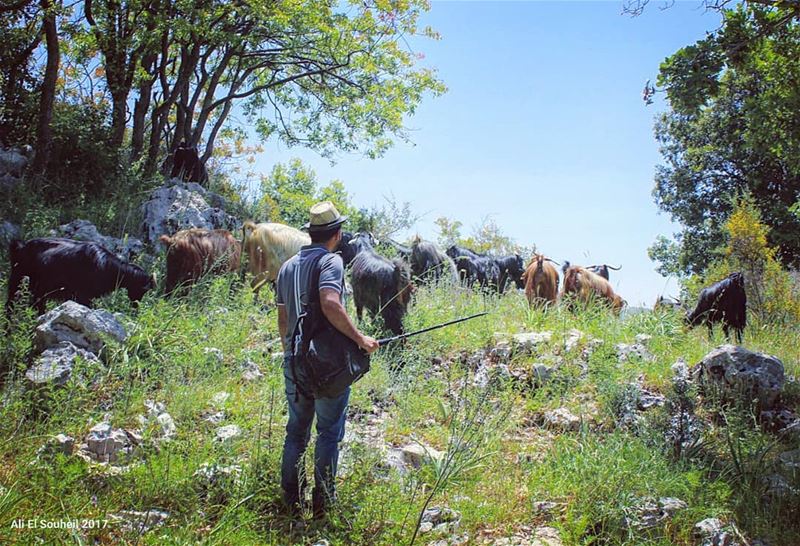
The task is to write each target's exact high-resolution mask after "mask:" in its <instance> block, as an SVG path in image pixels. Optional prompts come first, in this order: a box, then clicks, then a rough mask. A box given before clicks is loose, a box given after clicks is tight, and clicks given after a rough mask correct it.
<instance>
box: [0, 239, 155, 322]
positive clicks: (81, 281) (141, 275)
mask: <svg viewBox="0 0 800 546" xmlns="http://www.w3.org/2000/svg"><path fill="white" fill-rule="evenodd" d="M9 258H10V261H11V275H10V278H9V281H8V300H7V302H6V312H7V313H10V312H11V309H12V307H13V305H14V302H15V301H16V300H17V299H18V294H17V292H18V291H19V288H20V284H21V283H22V279H23V278H25V277H28V279H30V281H29V282H30V284H29V290H30V292H31V296H32V298H33V305H34V306H35V308H36V310H37V311H38V312H39V314H42V313H44V311H45V305H46V303H47V302H48V301H49V300H56V301H65V300H73V301H76V302H77V303H80V304H81V305H86V306H90V305H91V304H92V300H93V299H94V298H99V297H100V296H104V295H106V294H109V293H111V292H113V291H114V290H116V289H118V288H125V289H126V290H127V291H128V298H129V299H130V300H131V301H132V302H138V301H139V300H141V299H142V297H143V296H144V294H145V293H146V292H147V291H148V290H150V289H152V288H153V287H154V286H155V282H154V279H153V277H151V276H150V275H148V274H147V272H145V270H144V269H142V268H141V267H139V266H137V265H133V264H130V263H127V262H124V261H122V260H120V259H119V258H117V257H116V256H114V254H112V253H111V252H109V251H108V250H106V249H105V248H103V247H102V246H100V245H99V244H97V243H88V242H80V241H73V240H71V239H59V238H42V239H31V240H30V241H27V242H22V241H13V242H12V243H11V244H10V245H9Z"/></svg>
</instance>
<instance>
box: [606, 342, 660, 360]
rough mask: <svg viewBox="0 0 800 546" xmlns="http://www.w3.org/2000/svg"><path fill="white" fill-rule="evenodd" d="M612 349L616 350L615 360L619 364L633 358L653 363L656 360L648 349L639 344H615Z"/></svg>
mask: <svg viewBox="0 0 800 546" xmlns="http://www.w3.org/2000/svg"><path fill="white" fill-rule="evenodd" d="M614 348H615V349H616V350H617V359H618V360H619V361H620V362H628V361H629V360H630V359H631V358H633V357H636V358H639V359H641V360H643V361H645V362H655V360H656V357H655V356H654V355H653V353H651V352H650V349H648V348H647V347H646V346H645V345H643V344H641V343H617V344H616V345H614Z"/></svg>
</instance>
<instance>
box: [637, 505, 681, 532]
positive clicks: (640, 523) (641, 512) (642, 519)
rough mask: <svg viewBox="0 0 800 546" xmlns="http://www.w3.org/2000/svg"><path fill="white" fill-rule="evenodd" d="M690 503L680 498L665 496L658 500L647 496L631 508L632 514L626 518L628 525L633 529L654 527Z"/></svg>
mask: <svg viewBox="0 0 800 546" xmlns="http://www.w3.org/2000/svg"><path fill="white" fill-rule="evenodd" d="M687 507H688V505H687V504H686V503H685V502H683V501H682V500H680V499H676V498H672V497H663V498H660V499H658V500H655V499H650V498H645V499H642V501H641V503H640V504H639V505H637V506H635V507H634V508H633V509H632V510H630V512H631V515H629V516H627V517H626V518H625V525H626V527H630V528H633V529H639V530H643V529H652V528H653V527H657V526H659V525H661V524H662V523H664V522H666V521H667V520H669V519H670V518H672V517H673V516H674V515H675V513H676V512H678V511H679V510H684V509H685V508H687Z"/></svg>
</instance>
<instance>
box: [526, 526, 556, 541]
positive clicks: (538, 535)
mask: <svg viewBox="0 0 800 546" xmlns="http://www.w3.org/2000/svg"><path fill="white" fill-rule="evenodd" d="M561 545H562V543H561V536H560V535H559V534H558V529H555V528H553V527H537V528H536V531H535V532H534V540H533V542H532V543H531V546H561Z"/></svg>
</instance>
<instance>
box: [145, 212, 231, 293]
mask: <svg viewBox="0 0 800 546" xmlns="http://www.w3.org/2000/svg"><path fill="white" fill-rule="evenodd" d="M159 240H160V241H161V242H162V243H164V245H165V246H166V247H167V285H166V291H167V294H171V293H172V292H173V291H174V290H175V289H176V288H178V287H179V286H186V285H191V284H194V283H195V282H197V280H198V279H200V278H201V277H202V276H203V275H205V274H207V273H212V274H215V275H221V274H223V273H227V272H229V271H232V272H235V271H237V270H238V269H239V264H240V260H241V254H242V246H241V244H240V243H239V241H237V240H236V239H235V238H234V236H233V235H232V234H231V232H230V231H227V230H224V229H215V230H213V231H210V230H207V229H197V228H193V229H184V230H182V231H179V232H178V233H176V234H175V235H173V236H172V237H169V236H167V235H162V236H161V237H160V239H159Z"/></svg>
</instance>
